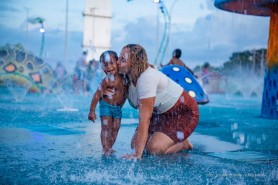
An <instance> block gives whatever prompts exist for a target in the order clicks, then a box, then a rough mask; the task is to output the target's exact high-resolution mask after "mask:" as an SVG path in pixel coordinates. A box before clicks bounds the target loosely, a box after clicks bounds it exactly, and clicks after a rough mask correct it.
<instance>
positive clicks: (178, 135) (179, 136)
mask: <svg viewBox="0 0 278 185" xmlns="http://www.w3.org/2000/svg"><path fill="white" fill-rule="evenodd" d="M177 138H178V139H179V140H184V133H183V132H182V131H177Z"/></svg>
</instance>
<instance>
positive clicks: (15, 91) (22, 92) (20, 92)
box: [4, 79, 32, 102]
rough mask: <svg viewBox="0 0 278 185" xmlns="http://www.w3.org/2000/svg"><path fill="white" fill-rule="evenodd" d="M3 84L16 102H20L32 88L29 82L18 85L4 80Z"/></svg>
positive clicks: (12, 81) (9, 80) (10, 80)
mask: <svg viewBox="0 0 278 185" xmlns="http://www.w3.org/2000/svg"><path fill="white" fill-rule="evenodd" d="M4 84H5V86H6V87H7V88H8V90H9V91H10V93H11V94H12V96H13V98H14V99H15V101H16V102H22V101H23V99H24V97H25V96H26V94H27V92H28V91H29V89H30V88H31V87H32V83H30V82H28V83H24V84H19V83H18V82H16V81H14V80H12V79H7V80H4Z"/></svg>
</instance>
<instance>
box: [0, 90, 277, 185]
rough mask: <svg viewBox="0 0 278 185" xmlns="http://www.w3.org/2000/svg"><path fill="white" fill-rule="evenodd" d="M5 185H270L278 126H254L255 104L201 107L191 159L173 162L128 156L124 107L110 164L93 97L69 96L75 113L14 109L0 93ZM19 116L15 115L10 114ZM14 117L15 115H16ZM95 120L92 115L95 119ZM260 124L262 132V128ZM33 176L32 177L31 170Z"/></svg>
mask: <svg viewBox="0 0 278 185" xmlns="http://www.w3.org/2000/svg"><path fill="white" fill-rule="evenodd" d="M0 96H1V98H0V119H1V121H0V123H1V124H0V136H1V137H0V148H1V150H0V155H1V156H2V157H1V159H0V160H1V167H0V168H1V170H0V171H1V172H0V176H1V183H3V184H26V183H28V184H37V183H40V184H192V182H196V184H206V183H208V184H231V183H232V184H244V183H246V184H256V183H261V184H271V183H274V182H276V181H277V180H278V179H277V175H275V174H277V168H276V167H277V161H278V152H277V151H278V148H277V143H276V141H277V139H278V138H277V134H276V133H277V131H278V130H277V127H276V126H277V123H276V122H275V120H265V119H260V118H258V117H257V116H258V115H259V114H260V101H259V99H255V98H249V99H243V98H237V99H227V98H226V97H225V96H223V95H218V96H213V95H211V96H210V103H208V104H205V105H201V106H199V108H200V115H201V117H200V121H199V124H198V126H197V128H196V131H195V132H194V133H193V135H191V136H190V138H189V139H190V141H191V143H192V144H193V145H194V148H193V150H192V151H183V152H181V153H178V154H174V155H165V156H152V155H147V154H145V155H144V158H143V160H141V161H137V162H136V161H128V160H123V159H121V156H122V155H124V154H126V153H130V152H131V149H130V140H131V138H132V135H133V133H134V131H135V129H136V127H137V124H138V112H137V111H136V110H135V109H133V108H131V107H130V106H129V105H128V104H125V105H124V107H123V120H122V125H121V128H120V131H119V136H118V138H117V140H116V143H115V145H114V147H113V148H114V149H115V150H116V153H115V154H114V155H113V156H110V157H105V156H102V148H101V141H100V130H101V124H100V120H99V116H98V115H97V117H98V119H97V121H96V123H93V122H90V121H88V120H87V114H88V109H89V102H90V100H91V97H87V96H75V95H67V98H68V100H70V101H71V104H72V105H74V106H75V108H77V109H79V111H73V112H67V111H57V109H59V108H60V107H61V103H60V102H59V101H57V98H58V97H57V95H56V94H48V95H47V96H43V94H34V93H33V94H32V93H31V94H27V95H26V97H25V101H24V102H21V103H17V102H14V101H13V100H12V97H10V96H8V95H7V94H6V93H5V92H0ZM15 110H17V111H15ZM18 110H20V111H18ZM96 113H97V114H98V110H97V111H96ZM262 123H263V124H262ZM34 169H36V170H34Z"/></svg>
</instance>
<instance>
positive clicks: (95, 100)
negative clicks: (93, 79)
mask: <svg viewBox="0 0 278 185" xmlns="http://www.w3.org/2000/svg"><path fill="white" fill-rule="evenodd" d="M101 97H102V84H101V85H100V86H99V88H98V89H97V90H96V92H95V94H94V96H93V99H92V101H91V106H90V112H89V115H88V119H89V120H91V121H93V122H95V120H96V119H97V117H96V113H95V110H96V106H97V103H98V101H99V100H100V98H101Z"/></svg>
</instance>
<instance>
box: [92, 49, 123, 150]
mask: <svg viewBox="0 0 278 185" xmlns="http://www.w3.org/2000/svg"><path fill="white" fill-rule="evenodd" d="M117 60H118V55H117V53H116V52H114V51H110V50H108V51H105V52H103V53H102V54H101V56H100V63H101V66H102V69H103V71H104V73H105V74H106V77H105V78H104V79H103V80H102V82H101V84H100V86H99V88H98V89H97V90H96V92H95V94H94V96H93V99H92V102H91V106H90V112H89V115H88V119H89V120H92V121H95V120H96V114H95V108H96V105H97V103H98V102H99V111H100V119H101V135H100V137H101V143H102V147H103V154H104V155H110V154H112V153H113V152H114V150H113V149H112V146H113V144H114V143H115V141H116V138H117V135H118V131H119V128H120V124H121V118H122V111H121V108H122V106H123V105H124V103H125V100H126V96H127V86H126V83H125V81H124V79H123V77H122V76H120V75H119V74H118V73H117Z"/></svg>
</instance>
